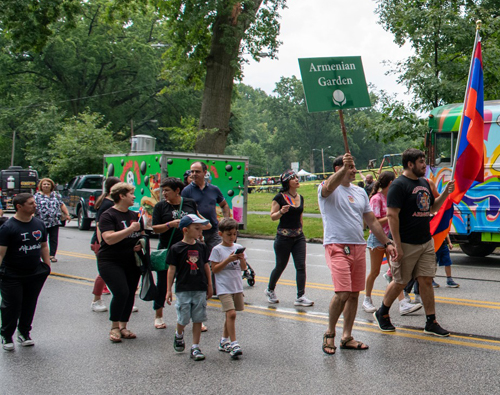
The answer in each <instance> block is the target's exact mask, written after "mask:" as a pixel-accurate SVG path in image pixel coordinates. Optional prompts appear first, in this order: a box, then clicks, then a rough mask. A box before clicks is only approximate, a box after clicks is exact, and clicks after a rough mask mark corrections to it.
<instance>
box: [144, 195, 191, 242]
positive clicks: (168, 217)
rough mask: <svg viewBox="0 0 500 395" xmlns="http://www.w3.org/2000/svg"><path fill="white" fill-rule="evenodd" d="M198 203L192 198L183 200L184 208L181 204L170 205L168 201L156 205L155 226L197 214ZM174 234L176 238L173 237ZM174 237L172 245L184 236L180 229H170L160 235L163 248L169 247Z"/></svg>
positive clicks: (154, 213) (154, 210) (154, 212)
mask: <svg viewBox="0 0 500 395" xmlns="http://www.w3.org/2000/svg"><path fill="white" fill-rule="evenodd" d="M197 210H198V209H197V206H196V202H195V201H194V200H193V199H190V198H182V208H181V205H180V204H175V205H174V204H170V203H169V202H167V201H166V200H162V201H161V202H158V203H156V205H155V207H154V209H153V225H162V224H164V223H167V222H170V221H173V220H176V219H181V218H182V217H184V216H186V215H188V214H197V212H198V211H197ZM172 232H175V233H174V236H173V237H172ZM170 237H172V242H171V243H170V245H174V244H175V243H178V242H179V241H181V240H182V238H183V237H184V234H183V233H182V231H181V230H180V229H179V228H170V229H169V230H167V231H166V232H163V233H160V244H161V247H162V248H167V247H168V242H169V241H170Z"/></svg>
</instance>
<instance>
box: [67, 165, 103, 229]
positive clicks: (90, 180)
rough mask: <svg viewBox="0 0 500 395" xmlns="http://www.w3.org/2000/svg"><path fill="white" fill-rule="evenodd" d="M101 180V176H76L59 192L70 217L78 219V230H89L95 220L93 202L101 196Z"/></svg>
mask: <svg viewBox="0 0 500 395" xmlns="http://www.w3.org/2000/svg"><path fill="white" fill-rule="evenodd" d="M103 179H104V177H103V176H102V175H101V174H85V175H81V176H76V177H74V178H73V179H72V180H71V181H70V182H68V183H67V184H65V185H64V187H63V188H62V190H61V196H62V199H63V201H64V204H65V205H66V207H68V211H69V213H70V215H71V216H72V217H73V218H77V219H78V228H79V229H80V230H89V229H90V226H91V225H92V221H94V220H95V215H96V213H97V211H96V209H95V202H96V200H97V198H98V197H99V196H100V195H101V194H102V184H103Z"/></svg>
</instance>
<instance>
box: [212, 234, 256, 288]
mask: <svg viewBox="0 0 500 395" xmlns="http://www.w3.org/2000/svg"><path fill="white" fill-rule="evenodd" d="M238 248H242V246H241V245H239V244H236V243H234V244H233V245H232V246H231V247H225V246H223V245H222V244H219V245H216V246H215V247H214V248H213V250H212V253H211V254H210V259H209V260H210V262H222V261H223V260H225V259H226V258H227V257H228V256H229V255H231V254H232V253H233V252H235V251H236V250H237V249H238ZM243 255H244V256H245V259H247V254H246V253H243ZM214 276H215V289H216V290H217V295H224V294H236V293H239V292H243V280H242V278H241V266H240V260H239V259H238V260H236V261H234V262H231V263H228V264H227V265H226V267H225V268H224V269H222V270H221V271H220V272H219V273H214Z"/></svg>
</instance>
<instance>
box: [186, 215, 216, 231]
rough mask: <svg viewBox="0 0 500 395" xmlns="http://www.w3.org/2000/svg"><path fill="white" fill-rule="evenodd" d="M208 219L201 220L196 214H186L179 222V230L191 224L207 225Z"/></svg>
mask: <svg viewBox="0 0 500 395" xmlns="http://www.w3.org/2000/svg"><path fill="white" fill-rule="evenodd" d="M208 222H209V221H208V219H201V218H200V217H198V216H197V215H196V214H188V215H186V216H184V217H182V218H181V222H180V223H179V229H180V230H182V229H184V228H186V227H188V226H189V225H191V224H202V225H206V224H208Z"/></svg>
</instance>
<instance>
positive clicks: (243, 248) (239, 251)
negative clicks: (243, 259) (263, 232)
mask: <svg viewBox="0 0 500 395" xmlns="http://www.w3.org/2000/svg"><path fill="white" fill-rule="evenodd" d="M245 250H246V247H241V248H238V249H237V250H236V251H235V252H234V255H238V254H241V253H243V252H244V251H245Z"/></svg>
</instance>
